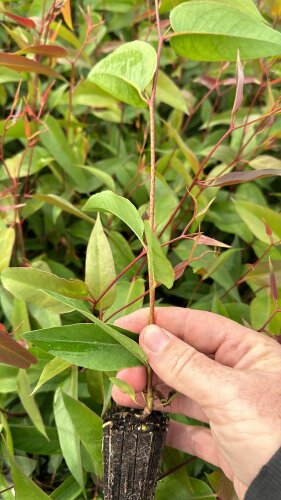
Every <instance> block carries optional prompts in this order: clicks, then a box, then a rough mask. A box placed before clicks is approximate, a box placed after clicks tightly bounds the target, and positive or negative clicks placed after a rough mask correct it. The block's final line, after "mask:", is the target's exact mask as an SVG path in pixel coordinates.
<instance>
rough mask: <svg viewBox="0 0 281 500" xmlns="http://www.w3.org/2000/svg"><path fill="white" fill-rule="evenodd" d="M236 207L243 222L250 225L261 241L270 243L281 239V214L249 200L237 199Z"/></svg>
mask: <svg viewBox="0 0 281 500" xmlns="http://www.w3.org/2000/svg"><path fill="white" fill-rule="evenodd" d="M234 206H235V209H236V211H237V213H238V214H239V216H240V217H241V219H242V220H243V222H245V224H246V225H247V226H248V228H249V229H250V231H251V232H252V234H253V235H254V236H255V237H256V238H257V239H258V240H260V241H263V242H264V243H267V244H269V243H270V241H271V238H272V239H273V241H275V242H276V241H279V240H280V239H281V214H279V213H278V212H275V211H274V210H271V208H267V207H263V206H261V205H258V204H256V203H250V202H248V201H236V202H235V204H234ZM267 227H268V228H270V229H271V231H272V236H271V237H270V236H269V235H268V229H267Z"/></svg>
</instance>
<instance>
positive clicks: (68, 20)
mask: <svg viewBox="0 0 281 500" xmlns="http://www.w3.org/2000/svg"><path fill="white" fill-rule="evenodd" d="M61 13H62V16H63V18H64V21H65V24H67V26H68V27H69V29H71V30H73V23H72V15H71V7H70V0H65V2H64V5H63V7H62V9H61Z"/></svg>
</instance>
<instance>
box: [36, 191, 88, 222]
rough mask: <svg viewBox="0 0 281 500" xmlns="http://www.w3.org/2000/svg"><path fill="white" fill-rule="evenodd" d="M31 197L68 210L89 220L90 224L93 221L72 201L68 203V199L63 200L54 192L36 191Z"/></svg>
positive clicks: (80, 217)
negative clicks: (42, 192) (43, 192)
mask: <svg viewBox="0 0 281 500" xmlns="http://www.w3.org/2000/svg"><path fill="white" fill-rule="evenodd" d="M33 198H35V199H36V200H40V201H44V202H45V203H49V204H50V205H53V206H54V207H58V208H61V209H62V210H64V211H65V212H68V213H70V214H72V215H75V216H76V217H79V219H84V220H85V221H87V222H90V224H94V223H95V221H94V219H92V218H91V217H89V216H88V215H86V214H84V213H83V212H82V211H81V210H79V209H78V208H76V207H75V206H74V205H72V203H70V202H69V201H68V200H65V199H64V198H62V197H61V196H58V195H56V194H41V193H39V194H38V193H37V194H34V195H33Z"/></svg>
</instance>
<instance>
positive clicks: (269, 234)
mask: <svg viewBox="0 0 281 500" xmlns="http://www.w3.org/2000/svg"><path fill="white" fill-rule="evenodd" d="M264 225H265V232H266V234H267V236H269V238H272V236H273V233H272V229H271V227H269V225H268V224H266V222H265V223H264Z"/></svg>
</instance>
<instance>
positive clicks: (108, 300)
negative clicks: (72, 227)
mask: <svg viewBox="0 0 281 500" xmlns="http://www.w3.org/2000/svg"><path fill="white" fill-rule="evenodd" d="M105 262H106V265H104V263H105ZM115 278H116V273H115V267H114V260H113V256H112V252H111V248H110V245H109V243H108V239H107V237H106V235H105V233H104V230H103V227H102V223H101V220H100V215H99V214H98V216H97V220H96V223H95V226H94V228H93V231H92V234H91V236H90V239H89V243H88V246H87V253H86V268H85V282H86V285H87V286H88V289H89V292H90V294H91V295H92V297H93V298H94V299H98V298H99V297H100V296H101V294H102V293H103V292H104V291H105V290H106V289H107V288H108V287H109V286H110V284H111V283H112V281H113V280H114V279H115ZM115 297H116V286H115V285H114V286H112V287H111V288H110V290H109V291H108V292H107V293H106V295H105V296H104V297H103V298H102V300H101V301H100V302H99V303H98V304H97V306H96V307H97V308H98V309H102V310H104V309H107V308H108V307H110V306H111V305H112V304H113V303H114V301H115Z"/></svg>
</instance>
